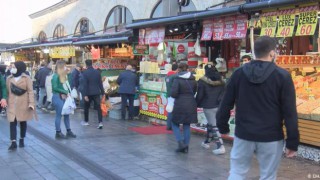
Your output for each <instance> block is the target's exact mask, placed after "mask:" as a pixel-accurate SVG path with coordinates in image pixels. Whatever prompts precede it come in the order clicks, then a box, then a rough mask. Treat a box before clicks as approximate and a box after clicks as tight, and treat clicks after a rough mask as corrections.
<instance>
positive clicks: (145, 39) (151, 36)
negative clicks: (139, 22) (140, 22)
mask: <svg viewBox="0 0 320 180" xmlns="http://www.w3.org/2000/svg"><path fill="white" fill-rule="evenodd" d="M140 33H141V34H140ZM164 36H165V28H164V27H163V28H155V29H152V28H147V29H146V30H145V35H143V30H140V32H139V44H152V43H160V42H163V41H164Z"/></svg>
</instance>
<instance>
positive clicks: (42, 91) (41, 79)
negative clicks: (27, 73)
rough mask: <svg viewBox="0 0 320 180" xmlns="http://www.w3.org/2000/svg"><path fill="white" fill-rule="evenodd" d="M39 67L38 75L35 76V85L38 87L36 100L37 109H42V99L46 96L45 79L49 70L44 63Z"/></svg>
mask: <svg viewBox="0 0 320 180" xmlns="http://www.w3.org/2000/svg"><path fill="white" fill-rule="evenodd" d="M41 67H42V68H40V70H39V71H38V73H37V74H36V77H35V79H36V81H37V84H38V85H39V100H38V108H40V109H41V108H44V103H45V102H44V98H45V96H46V95H47V93H46V86H45V85H46V78H47V76H48V75H49V74H50V72H51V69H49V68H48V67H47V63H46V62H42V63H41Z"/></svg>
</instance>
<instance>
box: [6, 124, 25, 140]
mask: <svg viewBox="0 0 320 180" xmlns="http://www.w3.org/2000/svg"><path fill="white" fill-rule="evenodd" d="M17 124H18V122H17V119H15V120H14V122H10V139H11V141H13V140H17ZM26 133H27V122H26V121H22V122H20V138H21V139H23V138H25V137H26Z"/></svg>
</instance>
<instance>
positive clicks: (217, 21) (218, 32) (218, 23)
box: [212, 18, 224, 41]
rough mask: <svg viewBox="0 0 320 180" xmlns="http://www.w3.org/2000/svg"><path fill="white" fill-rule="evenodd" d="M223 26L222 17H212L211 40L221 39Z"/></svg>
mask: <svg viewBox="0 0 320 180" xmlns="http://www.w3.org/2000/svg"><path fill="white" fill-rule="evenodd" d="M223 26H224V22H223V18H214V19H213V27H212V33H213V37H212V40H213V41H221V40H223V38H222V35H223Z"/></svg>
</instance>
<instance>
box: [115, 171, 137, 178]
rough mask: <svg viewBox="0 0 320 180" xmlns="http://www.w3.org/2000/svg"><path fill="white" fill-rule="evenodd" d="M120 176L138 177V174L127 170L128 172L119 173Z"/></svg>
mask: <svg viewBox="0 0 320 180" xmlns="http://www.w3.org/2000/svg"><path fill="white" fill-rule="evenodd" d="M117 175H118V176H120V177H121V178H124V179H126V178H131V177H136V176H137V174H135V173H132V172H126V173H117Z"/></svg>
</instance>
